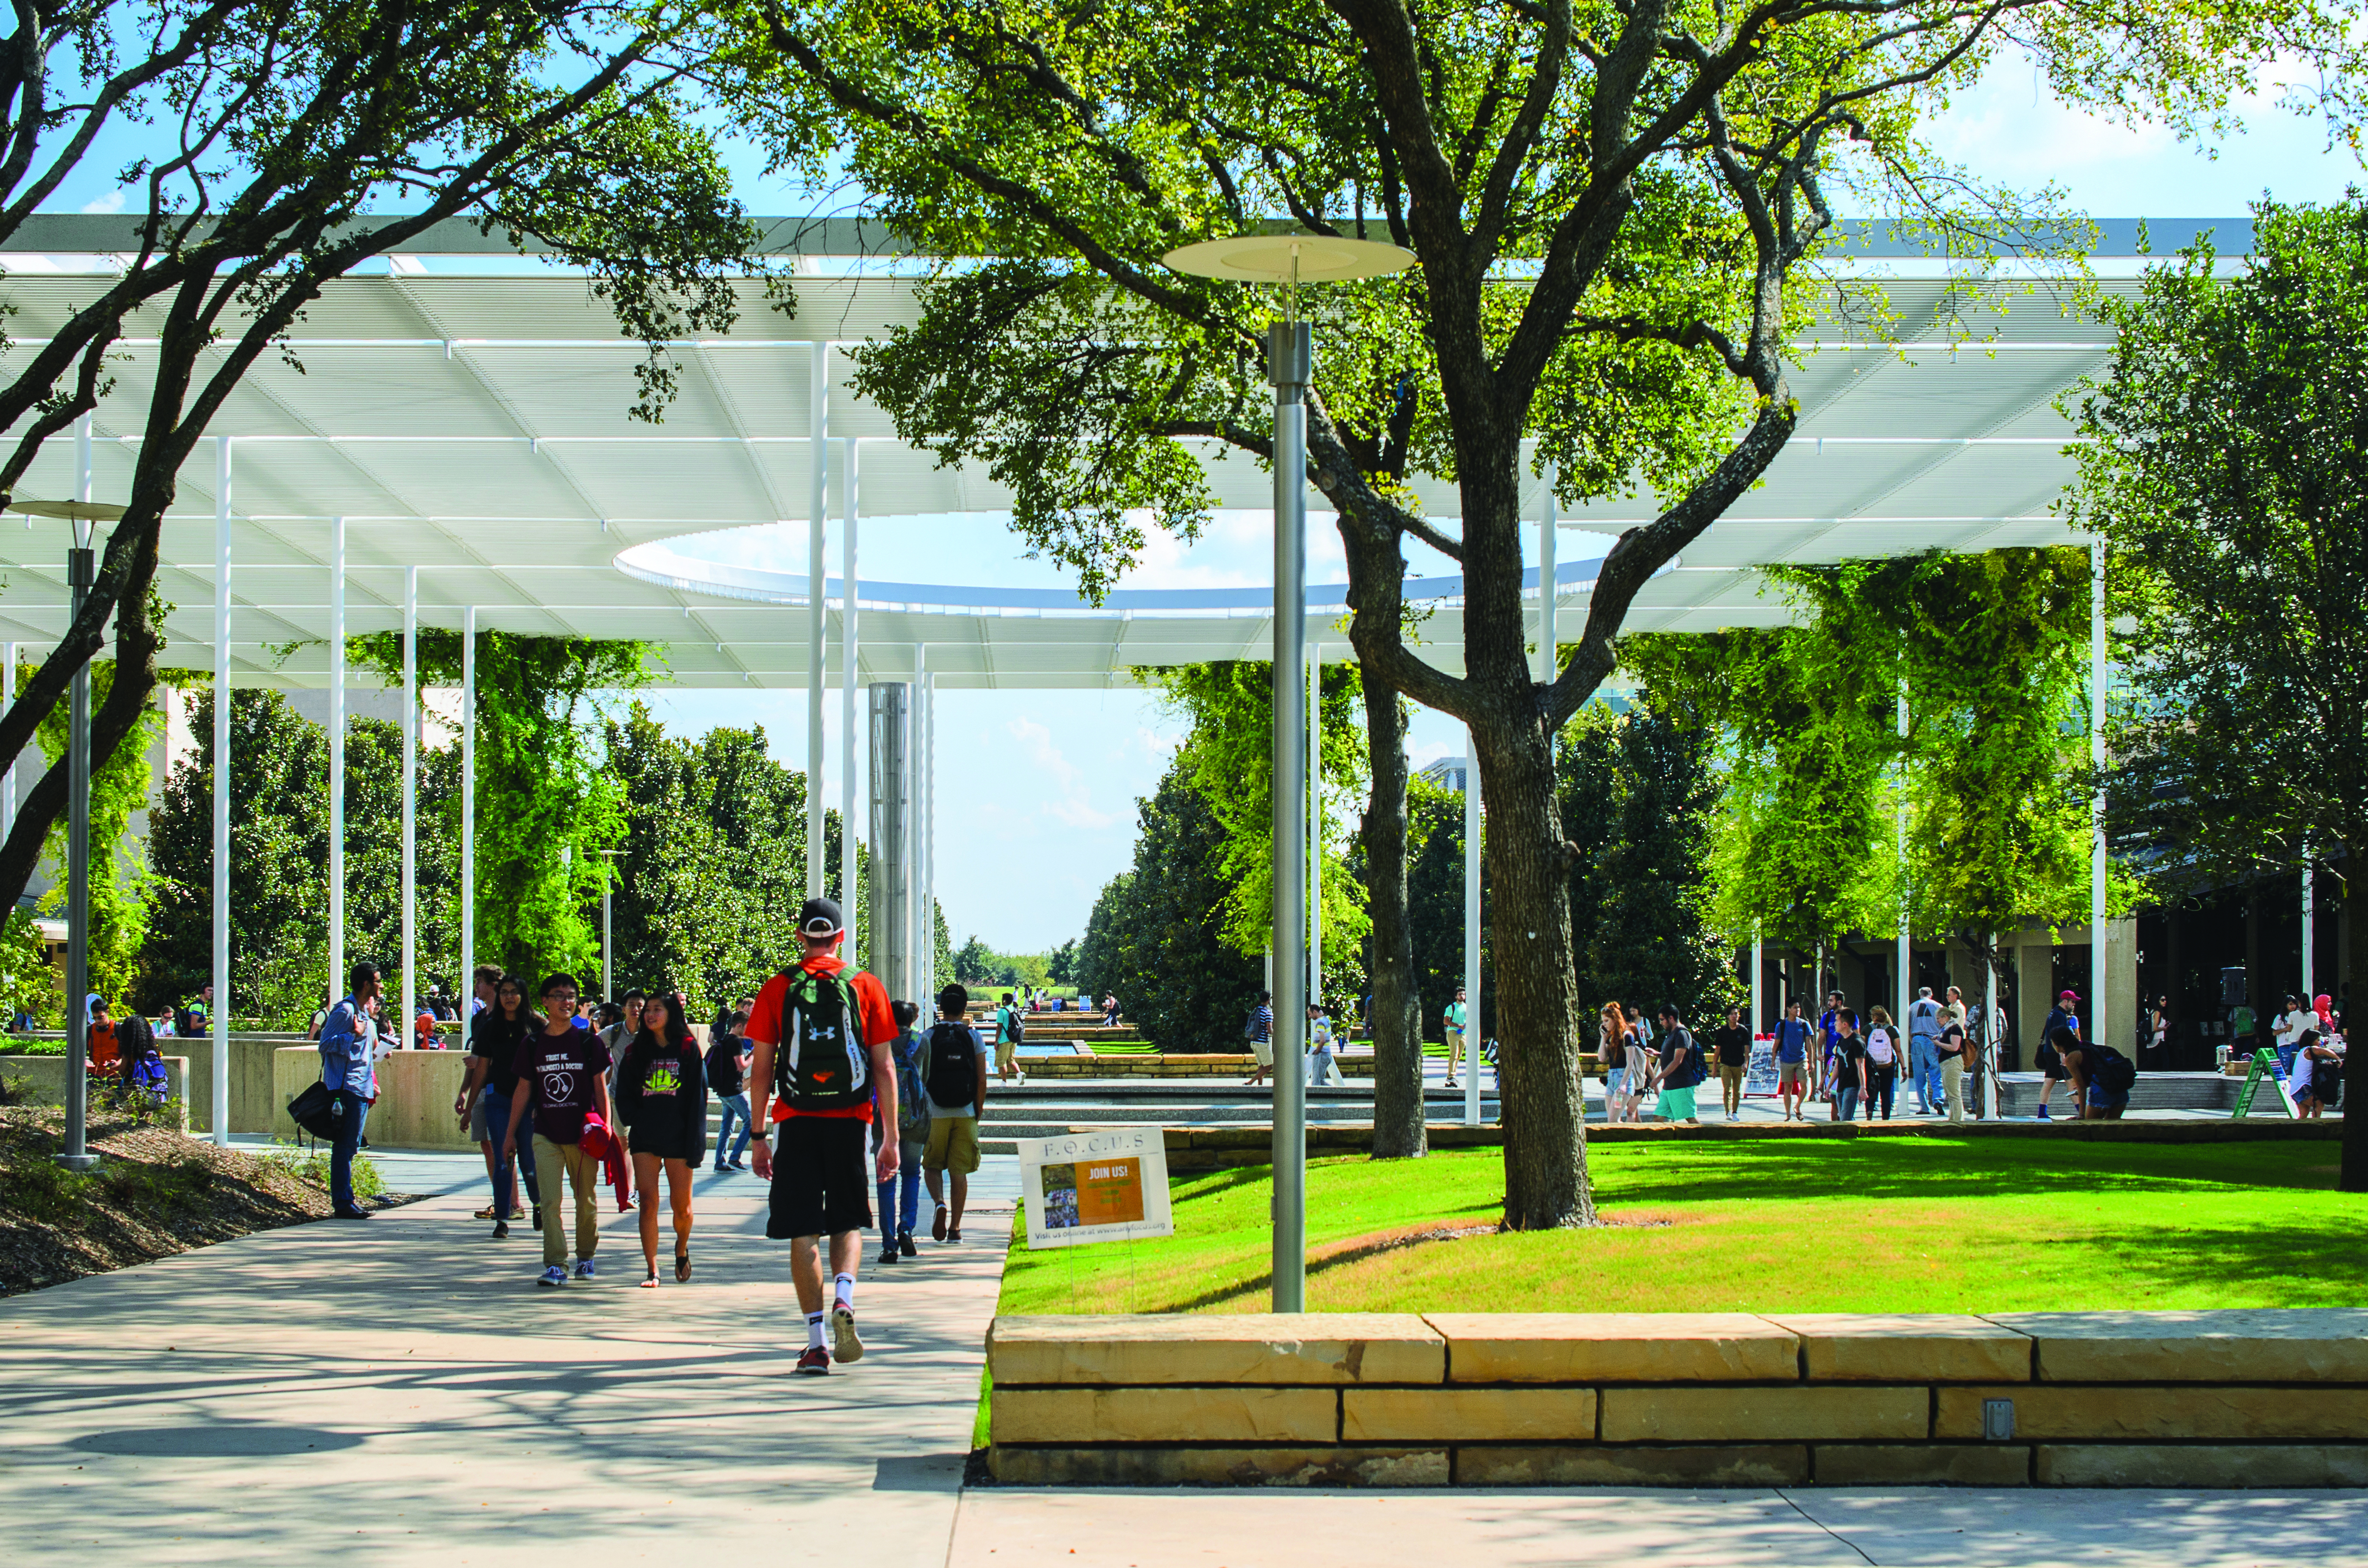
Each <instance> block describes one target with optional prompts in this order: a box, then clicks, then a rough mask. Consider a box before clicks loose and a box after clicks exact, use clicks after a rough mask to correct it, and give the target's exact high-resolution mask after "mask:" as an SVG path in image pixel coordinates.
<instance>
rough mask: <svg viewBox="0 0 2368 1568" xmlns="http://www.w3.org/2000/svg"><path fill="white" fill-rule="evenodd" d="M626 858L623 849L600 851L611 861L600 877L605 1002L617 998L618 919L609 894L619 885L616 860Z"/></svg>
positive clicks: (601, 947) (602, 978)
mask: <svg viewBox="0 0 2368 1568" xmlns="http://www.w3.org/2000/svg"><path fill="white" fill-rule="evenodd" d="M600 858H602V859H603V860H607V861H609V862H611V863H610V864H609V865H608V866H607V867H604V868H603V870H604V871H605V872H606V874H605V875H604V876H602V877H601V879H600V1000H602V1001H603V1002H614V1001H615V1000H616V999H617V967H616V966H617V919H616V916H615V915H614V914H612V913H611V912H610V910H609V893H610V892H613V891H614V890H615V888H616V885H617V868H616V866H615V864H614V862H616V861H619V860H621V859H623V858H625V852H624V851H623V850H621V849H603V850H601V851H600Z"/></svg>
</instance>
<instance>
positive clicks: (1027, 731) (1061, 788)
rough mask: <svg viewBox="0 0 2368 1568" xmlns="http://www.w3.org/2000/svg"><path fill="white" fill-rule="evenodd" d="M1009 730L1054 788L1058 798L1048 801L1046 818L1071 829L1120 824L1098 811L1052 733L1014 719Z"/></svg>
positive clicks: (1044, 808)
mask: <svg viewBox="0 0 2368 1568" xmlns="http://www.w3.org/2000/svg"><path fill="white" fill-rule="evenodd" d="M1008 729H1009V730H1010V732H1011V735H1012V738H1013V739H1015V740H1017V741H1019V743H1020V744H1022V745H1024V746H1026V747H1027V748H1028V752H1029V759H1030V761H1031V762H1033V763H1034V764H1035V766H1036V767H1037V770H1038V771H1039V772H1040V773H1041V774H1042V776H1043V778H1044V780H1045V781H1046V782H1048V783H1050V784H1051V785H1052V786H1053V796H1054V798H1053V799H1049V800H1046V801H1043V802H1042V806H1041V808H1040V809H1041V810H1042V812H1043V814H1044V815H1046V816H1049V817H1051V818H1053V820H1054V821H1055V822H1059V823H1061V824H1064V825H1066V826H1069V827H1082V828H1097V829H1099V828H1105V827H1109V826H1110V825H1111V824H1114V823H1116V822H1117V821H1118V820H1119V819H1118V818H1117V817H1116V816H1115V815H1113V814H1112V813H1110V812H1105V811H1099V810H1097V809H1096V808H1095V806H1094V804H1093V801H1092V794H1093V791H1092V790H1090V789H1089V788H1088V787H1087V783H1086V778H1085V775H1084V773H1083V772H1081V771H1080V770H1079V769H1078V767H1077V765H1076V763H1073V762H1071V761H1070V760H1069V759H1068V758H1067V757H1066V756H1064V755H1062V752H1061V748H1060V747H1059V746H1057V745H1054V744H1053V732H1052V731H1051V730H1049V729H1046V728H1045V727H1044V726H1043V725H1042V724H1041V723H1039V722H1036V721H1035V720H1033V719H1014V720H1012V721H1011V722H1010V724H1009V725H1008Z"/></svg>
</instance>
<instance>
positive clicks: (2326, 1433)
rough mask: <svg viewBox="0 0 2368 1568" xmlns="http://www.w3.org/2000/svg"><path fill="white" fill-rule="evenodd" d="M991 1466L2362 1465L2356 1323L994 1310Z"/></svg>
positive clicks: (1201, 1473) (2348, 1315)
mask: <svg viewBox="0 0 2368 1568" xmlns="http://www.w3.org/2000/svg"><path fill="white" fill-rule="evenodd" d="M987 1366H988V1369H989V1371H990V1372H991V1373H992V1375H993V1383H994V1392H993V1407H992V1421H991V1443H992V1447H991V1449H990V1453H989V1462H990V1465H991V1468H992V1470H993V1471H994V1474H995V1476H996V1479H997V1480H999V1481H1003V1482H1007V1483H1018V1484H1023V1485H1065V1486H1076V1485H1110V1486H1173V1485H1205V1486H1266V1485H1295V1486H1311V1485H1313V1486H1449V1485H1455V1486H1539V1485H1554V1486H1574V1485H1608V1486H1803V1485H1825V1486H1863V1485H1887V1486H1921V1485H1942V1486H2023V1485H2039V1486H2179V1487H2248V1486H2250V1487H2295V1486H2360V1485H2363V1484H2368V1312H2362V1311H2351V1310H2337V1309H2328V1310H2303V1311H2283V1312H2266V1311H2265V1312H2001V1313H1991V1314H1987V1315H1982V1316H1972V1315H1967V1316H1953V1315H1939V1314H1935V1315H1909V1316H1870V1315H1858V1314H1849V1313H1803V1314H1774V1313H1771V1314H1768V1315H1764V1316H1763V1315H1755V1314H1747V1313H1739V1312H1737V1313H1666V1314H1664V1313H1600V1314H1598V1313H1585V1314H1561V1313H1537V1314H1520V1313H1458V1312H1431V1313H1425V1314H1421V1315H1415V1314H1411V1313H1407V1314H1380V1313H1339V1314H1326V1313H1306V1314H1300V1315H1293V1316H1263V1315H1244V1316H1199V1315H1178V1316H1134V1317H1085V1316H1079V1317H999V1318H997V1319H996V1321H995V1324H994V1326H993V1327H992V1328H991V1329H990V1330H989V1332H988V1335H987Z"/></svg>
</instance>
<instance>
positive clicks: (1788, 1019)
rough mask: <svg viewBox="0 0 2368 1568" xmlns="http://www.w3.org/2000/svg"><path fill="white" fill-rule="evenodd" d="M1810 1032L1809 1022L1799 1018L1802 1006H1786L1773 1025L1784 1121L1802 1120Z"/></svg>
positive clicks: (1779, 1097)
mask: <svg viewBox="0 0 2368 1568" xmlns="http://www.w3.org/2000/svg"><path fill="white" fill-rule="evenodd" d="M1812 1032H1813V1031H1812V1030H1811V1029H1810V1028H1809V1020H1808V1019H1806V1018H1804V1017H1802V1016H1801V1004H1800V1003H1799V1002H1797V1001H1793V1002H1788V1003H1786V1004H1785V1005H1784V1017H1783V1018H1782V1020H1780V1021H1779V1022H1778V1024H1777V1025H1776V1099H1777V1103H1778V1104H1780V1105H1781V1106H1782V1107H1783V1109H1784V1119H1785V1120H1787V1121H1799V1120H1802V1119H1804V1110H1803V1107H1802V1099H1803V1096H1804V1090H1805V1089H1806V1087H1807V1084H1808V1076H1809V1040H1810V1038H1811V1035H1812Z"/></svg>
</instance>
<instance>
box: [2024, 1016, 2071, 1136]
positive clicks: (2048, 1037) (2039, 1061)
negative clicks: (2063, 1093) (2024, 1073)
mask: <svg viewBox="0 0 2368 1568" xmlns="http://www.w3.org/2000/svg"><path fill="white" fill-rule="evenodd" d="M2078 1000H2079V998H2078V997H2077V996H2075V995H2073V994H2072V993H2071V992H2069V991H2066V992H2062V993H2060V994H2058V995H2057V996H2056V998H2055V1006H2053V1007H2050V1008H2049V1009H2048V1010H2047V1022H2046V1023H2045V1024H2044V1025H2043V1026H2042V1027H2041V1028H2040V1031H2039V1050H2038V1051H2036V1052H2034V1053H2033V1055H2034V1057H2035V1062H2034V1063H2033V1064H2034V1065H2035V1066H2037V1067H2038V1069H2039V1114H2038V1115H2036V1116H2034V1117H2032V1120H2033V1121H2045V1120H2047V1119H2049V1113H2048V1109H2047V1102H2048V1100H2049V1099H2050V1098H2051V1097H2052V1096H2054V1095H2055V1085H2058V1084H2060V1083H2063V1082H2065V1081H2066V1078H2067V1077H2069V1076H2070V1074H2067V1073H2066V1071H2065V1069H2064V1053H2063V1051H2062V1050H2061V1049H2060V1047H2059V1046H2058V1045H2057V1043H2056V1038H2055V1037H2056V1036H2058V1035H2069V1036H2070V1037H2071V1038H2072V1039H2074V1040H2078V1039H2079V1038H2080V1015H2079V1014H2078V1012H2076V1011H2074V1010H2073V1009H2074V1004H2075V1003H2077V1002H2078ZM2072 1116H2073V1119H2075V1120H2078V1119H2079V1118H2080V1100H2079V1096H2078V1094H2077V1093H2076V1094H2075V1095H2074V1096H2073V1100H2072Z"/></svg>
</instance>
